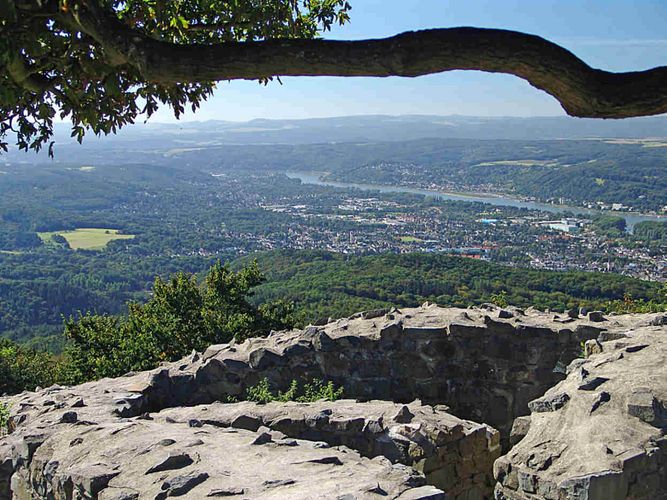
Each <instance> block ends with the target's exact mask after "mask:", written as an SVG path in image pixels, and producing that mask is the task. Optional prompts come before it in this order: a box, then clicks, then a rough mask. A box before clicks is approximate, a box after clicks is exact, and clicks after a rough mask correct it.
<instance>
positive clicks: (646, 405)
mask: <svg viewBox="0 0 667 500" xmlns="http://www.w3.org/2000/svg"><path fill="white" fill-rule="evenodd" d="M628 414H630V415H632V416H633V417H637V418H638V419H640V420H643V421H644V422H646V423H647V424H651V425H653V426H655V427H662V428H667V410H666V409H665V406H664V403H663V402H662V401H660V400H659V399H658V398H656V397H655V395H654V394H653V392H652V391H651V390H650V389H649V388H645V387H640V388H637V389H635V390H634V391H633V392H632V393H631V394H630V396H629V397H628Z"/></svg>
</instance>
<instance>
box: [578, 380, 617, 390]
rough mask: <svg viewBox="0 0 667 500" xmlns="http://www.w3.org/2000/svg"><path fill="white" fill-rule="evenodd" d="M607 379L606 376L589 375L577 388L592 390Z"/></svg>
mask: <svg viewBox="0 0 667 500" xmlns="http://www.w3.org/2000/svg"><path fill="white" fill-rule="evenodd" d="M608 380H609V379H608V378H606V377H589V378H587V379H586V380H584V382H583V383H582V384H580V385H579V386H578V387H577V389H578V390H580V391H594V390H595V389H597V388H598V387H600V386H601V385H602V384H604V383H605V382H607V381H608Z"/></svg>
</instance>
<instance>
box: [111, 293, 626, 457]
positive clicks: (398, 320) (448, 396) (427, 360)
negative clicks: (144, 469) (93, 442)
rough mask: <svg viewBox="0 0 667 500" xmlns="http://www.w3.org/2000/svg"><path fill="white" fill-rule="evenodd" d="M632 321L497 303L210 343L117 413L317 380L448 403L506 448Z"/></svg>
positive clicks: (147, 384)
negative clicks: (561, 385)
mask: <svg viewBox="0 0 667 500" xmlns="http://www.w3.org/2000/svg"><path fill="white" fill-rule="evenodd" d="M596 319H597V318H596ZM631 323H632V318H627V317H621V316H618V317H615V318H609V319H605V321H603V322H599V321H596V322H591V321H590V320H589V319H588V318H578V319H574V318H571V317H570V316H568V315H562V316H561V315H555V314H545V313H540V312H538V311H535V310H527V311H522V310H520V309H515V308H510V309H500V308H497V307H495V306H487V307H486V308H480V309H472V310H470V309H445V308H440V307H437V306H434V305H425V306H423V307H420V308H414V309H404V310H402V311H399V310H396V309H393V310H378V311H369V312H366V313H360V314H358V315H355V316H352V317H350V318H345V319H341V320H338V321H333V322H330V323H328V324H326V325H322V326H311V327H308V328H306V329H305V330H295V331H291V332H274V333H272V334H271V335H270V336H269V337H268V338H261V339H250V340H247V341H246V342H244V343H243V344H240V345H234V344H229V345H227V344H225V345H218V346H211V347H210V348H209V349H208V350H207V351H206V352H205V353H204V354H203V355H194V356H192V357H191V358H189V359H186V360H183V361H182V362H179V363H175V364H172V365H169V366H166V367H164V368H163V369H162V370H157V371H153V372H150V373H148V374H146V375H145V376H144V377H143V378H142V379H141V380H140V381H133V382H132V383H131V384H130V383H128V384H126V386H125V387H127V389H128V391H129V392H130V393H131V394H129V395H128V396H127V397H124V398H119V401H118V408H117V411H118V413H119V415H121V416H136V415H139V414H141V413H144V412H146V411H156V410H160V409H163V408H167V407H173V406H183V405H196V404H208V403H211V402H213V401H224V400H226V399H227V398H228V397H230V396H240V395H243V394H244V393H245V391H246V389H247V387H248V386H252V385H255V384H257V382H258V381H259V380H261V379H262V378H264V377H266V378H268V379H269V381H270V383H271V385H272V386H273V387H274V388H275V389H281V390H286V389H287V388H288V387H289V385H290V382H291V381H292V380H293V379H304V380H309V379H312V378H320V379H328V380H332V381H333V382H335V383H336V385H340V386H343V387H344V388H345V394H346V396H347V397H351V398H356V399H360V400H372V399H381V400H389V401H397V402H404V403H407V402H410V401H413V400H414V399H416V398H418V399H421V400H422V401H424V403H426V404H443V403H444V404H447V405H448V406H449V407H450V408H451V409H452V412H453V413H454V414H456V415H458V416H460V417H461V418H465V419H470V420H474V421H477V422H485V423H488V424H489V425H492V426H493V427H495V428H497V429H499V430H500V431H501V433H502V435H503V439H504V442H505V444H508V440H507V438H508V436H509V432H510V429H511V427H512V423H513V421H514V418H515V417H516V416H518V415H527V414H528V413H529V409H528V402H529V401H531V400H533V399H535V398H538V397H539V396H541V395H542V394H544V392H545V391H546V390H547V389H548V388H550V387H552V386H553V385H555V384H556V383H558V382H559V381H560V380H562V379H563V378H564V377H565V368H566V366H567V364H568V363H569V362H570V361H572V360H573V359H574V358H576V357H577V356H578V355H580V354H581V352H582V349H581V344H582V342H585V341H587V340H590V339H595V338H597V337H598V336H599V335H600V334H601V333H607V334H612V333H614V332H622V331H624V330H625V329H627V328H629V327H630V326H629V325H631Z"/></svg>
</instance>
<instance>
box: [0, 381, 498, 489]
mask: <svg viewBox="0 0 667 500" xmlns="http://www.w3.org/2000/svg"><path fill="white" fill-rule="evenodd" d="M115 382H116V381H106V383H108V384H111V385H113V383H115ZM91 387H94V386H88V387H85V386H80V387H76V388H67V389H65V388H51V389H49V390H45V391H42V392H41V393H37V394H30V395H28V394H24V395H22V396H21V397H19V398H17V405H18V406H17V408H19V409H20V410H22V411H23V413H17V414H15V416H14V420H15V422H16V429H15V430H14V432H13V433H12V434H10V435H9V436H7V437H5V438H3V439H2V440H0V456H1V457H2V460H3V461H4V462H1V463H4V464H5V465H6V467H0V485H4V486H3V488H4V490H3V491H0V498H14V499H16V500H23V499H47V498H70V496H68V495H72V492H75V493H76V494H75V498H100V499H106V500H111V499H115V500H121V499H143V498H146V499H149V498H150V499H165V498H171V497H184V498H215V497H225V496H227V497H232V498H233V497H239V498H276V499H278V498H294V499H302V498H303V499H309V498H336V499H337V498H350V499H351V498H356V499H364V498H381V497H387V498H444V496H443V495H444V492H443V489H441V487H443V488H446V489H447V490H448V493H449V496H448V498H457V497H459V498H471V497H472V498H481V496H484V495H487V496H488V495H489V494H490V493H491V491H492V488H493V478H492V475H491V470H492V464H493V460H494V459H495V458H497V457H498V456H499V455H500V444H499V441H500V440H499V434H498V431H496V430H495V429H493V428H491V427H489V426H487V425H484V424H476V423H474V422H469V421H465V420H461V419H459V418H457V417H454V416H452V415H450V414H449V413H447V412H446V411H445V410H446V409H445V408H444V407H431V406H427V405H422V404H421V403H420V402H414V403H411V404H409V405H403V404H397V403H391V402H387V401H371V402H366V403H357V402H356V401H353V400H341V401H336V402H325V401H323V402H318V403H270V404H266V405H258V404H255V403H250V402H242V403H233V404H222V403H212V404H209V405H199V406H195V407H179V408H171V409H165V410H163V411H161V412H155V413H149V414H143V415H139V416H137V417H130V418H128V417H121V416H119V415H118V412H117V411H115V410H116V409H117V406H118V400H119V398H118V394H119V393H118V392H108V393H104V391H102V393H101V394H99V393H95V394H96V396H95V397H92V396H86V394H85V393H82V392H79V390H80V389H81V388H85V389H88V390H90V389H91ZM104 394H105V395H106V399H104V398H103V397H102V395H104ZM129 396H130V395H129V394H128V398H129ZM120 399H121V400H124V399H127V398H120ZM81 400H83V401H84V404H83V405H81V404H80V403H79V401H81ZM18 401H20V403H18ZM74 404H75V405H76V406H75V407H74V408H75V409H73V408H72V405H74ZM73 412H74V413H75V414H76V418H74V417H73V415H72V413H73ZM63 416H67V418H63ZM427 483H430V486H429V487H426V486H427ZM12 495H13V496H12ZM77 495H78V496H77Z"/></svg>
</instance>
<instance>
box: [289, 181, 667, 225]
mask: <svg viewBox="0 0 667 500" xmlns="http://www.w3.org/2000/svg"><path fill="white" fill-rule="evenodd" d="M325 174H326V172H286V175H287V177H289V178H291V179H299V180H300V181H301V182H302V183H304V184H314V185H318V186H331V187H339V188H353V189H361V190H364V191H379V192H382V193H411V194H419V195H423V196H433V197H437V198H440V199H445V200H452V201H464V202H469V203H474V202H476V203H487V204H489V205H494V206H501V207H517V208H526V209H529V210H541V211H544V212H550V213H555V214H563V213H568V212H569V213H572V214H574V215H578V216H585V217H586V216H592V215H597V214H613V215H616V216H618V217H623V218H624V219H625V222H626V226H627V230H628V232H632V230H633V228H634V226H635V225H636V224H638V223H640V222H644V221H667V216H661V215H653V214H639V213H634V212H613V211H605V210H594V209H589V208H583V207H573V206H569V205H553V204H550V203H541V202H537V201H529V200H521V199H519V198H514V197H512V196H508V195H500V194H496V193H484V194H480V193H450V192H440V191H432V190H428V189H420V188H410V187H406V186H392V185H388V184H366V183H352V182H339V181H327V180H322V176H323V175H325Z"/></svg>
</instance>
